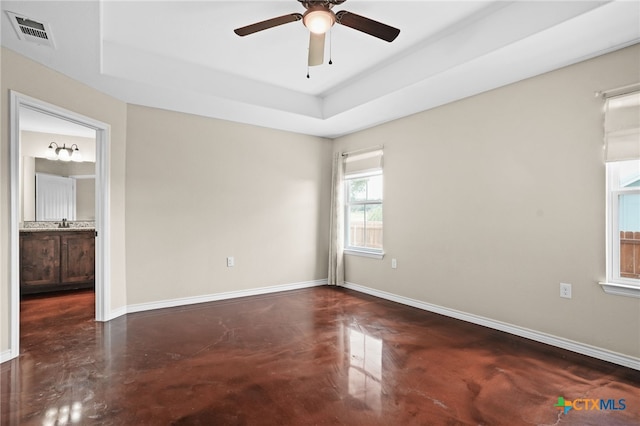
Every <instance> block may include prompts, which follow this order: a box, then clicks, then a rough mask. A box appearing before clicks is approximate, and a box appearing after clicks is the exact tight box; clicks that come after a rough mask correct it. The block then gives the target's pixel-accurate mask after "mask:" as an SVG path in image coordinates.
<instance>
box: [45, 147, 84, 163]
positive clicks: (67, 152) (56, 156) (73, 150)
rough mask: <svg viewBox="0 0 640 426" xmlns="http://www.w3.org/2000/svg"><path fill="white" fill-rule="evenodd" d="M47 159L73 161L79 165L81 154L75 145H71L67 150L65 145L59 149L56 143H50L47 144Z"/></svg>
mask: <svg viewBox="0 0 640 426" xmlns="http://www.w3.org/2000/svg"><path fill="white" fill-rule="evenodd" d="M47 159H48V160H60V161H75V162H78V163H79V162H81V161H82V154H80V149H79V148H78V145H76V144H75V143H74V144H73V145H71V147H69V148H67V146H66V145H65V144H62V147H60V146H59V145H58V144H57V143H55V142H51V143H50V144H49V149H47Z"/></svg>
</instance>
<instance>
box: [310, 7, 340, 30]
mask: <svg viewBox="0 0 640 426" xmlns="http://www.w3.org/2000/svg"><path fill="white" fill-rule="evenodd" d="M302 22H303V23H304V26H305V27H307V28H308V29H309V31H311V32H312V33H314V34H324V33H326V32H327V31H329V29H330V28H331V27H332V26H333V24H335V22H336V17H335V15H334V14H333V12H332V11H330V10H327V9H324V8H321V9H315V10H313V9H309V10H308V11H307V12H306V13H305V14H304V17H303V18H302Z"/></svg>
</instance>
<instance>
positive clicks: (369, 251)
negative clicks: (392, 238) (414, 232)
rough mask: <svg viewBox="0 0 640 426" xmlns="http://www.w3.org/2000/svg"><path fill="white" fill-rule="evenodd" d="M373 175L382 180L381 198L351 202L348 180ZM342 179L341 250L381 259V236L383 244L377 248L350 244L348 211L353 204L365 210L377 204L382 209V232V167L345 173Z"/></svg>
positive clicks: (382, 250)
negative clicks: (342, 232)
mask: <svg viewBox="0 0 640 426" xmlns="http://www.w3.org/2000/svg"><path fill="white" fill-rule="evenodd" d="M374 176H380V177H381V178H382V182H383V184H382V185H383V189H382V198H381V199H379V200H368V199H367V200H364V201H355V202H352V201H351V200H350V197H349V181H351V180H355V179H362V178H371V177H374ZM343 180H344V249H343V252H344V254H348V255H355V256H363V257H370V258H374V259H382V258H383V257H384V237H383V246H382V248H379V249H378V248H372V247H361V246H354V245H351V244H350V241H349V236H350V225H349V212H350V208H351V206H354V205H359V206H364V207H365V210H366V206H370V205H376V206H377V205H379V206H380V207H381V209H382V211H383V213H382V221H381V222H382V229H383V231H382V232H383V234H384V173H383V171H382V169H376V170H368V171H363V172H359V173H352V174H347V175H345V176H344V178H343ZM365 223H366V221H365ZM365 232H366V231H365Z"/></svg>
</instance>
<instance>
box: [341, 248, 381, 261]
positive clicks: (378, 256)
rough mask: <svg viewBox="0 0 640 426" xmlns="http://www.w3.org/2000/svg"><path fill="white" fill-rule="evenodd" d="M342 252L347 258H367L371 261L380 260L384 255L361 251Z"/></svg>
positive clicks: (346, 250) (348, 250) (349, 250)
mask: <svg viewBox="0 0 640 426" xmlns="http://www.w3.org/2000/svg"><path fill="white" fill-rule="evenodd" d="M343 252H344V254H347V255H349V256H361V257H369V258H371V259H382V258H383V257H384V253H375V252H370V251H362V250H353V249H344V251H343Z"/></svg>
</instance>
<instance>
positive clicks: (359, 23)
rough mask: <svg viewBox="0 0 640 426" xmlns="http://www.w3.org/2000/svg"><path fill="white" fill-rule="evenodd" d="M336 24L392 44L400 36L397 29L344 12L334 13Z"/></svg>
mask: <svg viewBox="0 0 640 426" xmlns="http://www.w3.org/2000/svg"><path fill="white" fill-rule="evenodd" d="M336 22H337V23H338V24H342V25H345V26H347V27H349V28H353V29H354V30H358V31H362V32H363V33H366V34H369V35H372V36H374V37H378V38H380V39H382V40H384V41H388V42H392V41H393V40H395V39H396V37H398V34H400V30H399V29H397V28H394V27H391V26H389V25H387V24H383V23H382V22H378V21H374V20H373V19H369V18H365V17H364V16H360V15H356V14H355V13H353V12H348V11H346V10H341V11H340V12H336Z"/></svg>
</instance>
